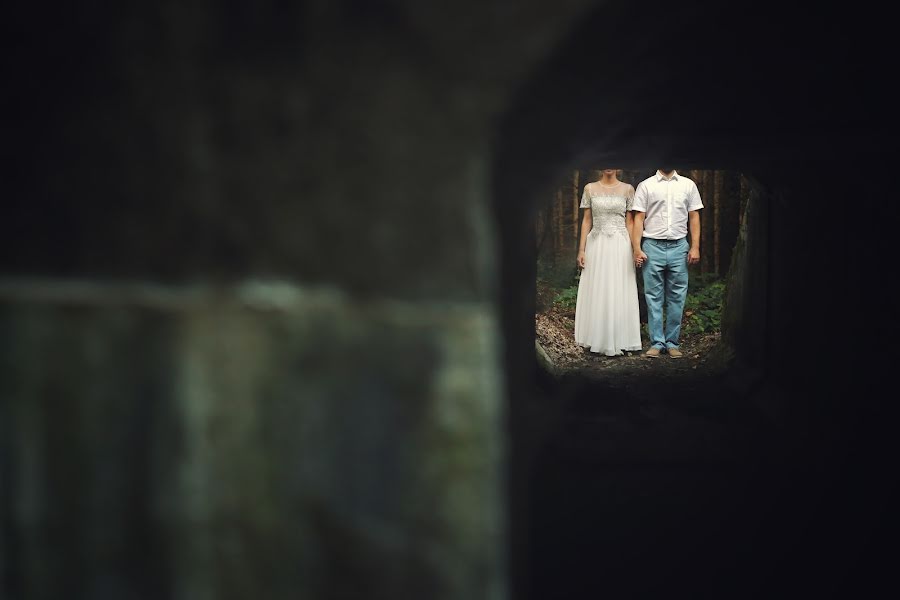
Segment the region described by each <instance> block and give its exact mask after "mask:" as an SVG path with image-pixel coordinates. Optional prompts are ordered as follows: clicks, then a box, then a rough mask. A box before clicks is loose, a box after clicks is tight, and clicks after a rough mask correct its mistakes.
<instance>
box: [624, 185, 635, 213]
mask: <svg viewBox="0 0 900 600" xmlns="http://www.w3.org/2000/svg"><path fill="white" fill-rule="evenodd" d="M633 206H634V188H633V187H631V186H630V185H626V186H625V210H626V211H628V210H633V209H632V207H633Z"/></svg>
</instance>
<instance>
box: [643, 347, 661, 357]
mask: <svg viewBox="0 0 900 600" xmlns="http://www.w3.org/2000/svg"><path fill="white" fill-rule="evenodd" d="M644 356H646V357H647V358H659V348H650V349H649V350H647V351H646V352H644Z"/></svg>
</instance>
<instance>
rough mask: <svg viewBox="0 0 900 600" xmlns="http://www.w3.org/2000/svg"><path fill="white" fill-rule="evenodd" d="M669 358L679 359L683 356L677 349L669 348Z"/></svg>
mask: <svg viewBox="0 0 900 600" xmlns="http://www.w3.org/2000/svg"><path fill="white" fill-rule="evenodd" d="M669 356H671V357H672V358H681V357H682V356H684V354H683V353H682V352H681V350H679V349H678V348H669Z"/></svg>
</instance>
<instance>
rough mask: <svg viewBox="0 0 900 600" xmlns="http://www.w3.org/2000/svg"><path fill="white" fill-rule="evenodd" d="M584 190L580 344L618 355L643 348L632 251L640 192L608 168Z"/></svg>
mask: <svg viewBox="0 0 900 600" xmlns="http://www.w3.org/2000/svg"><path fill="white" fill-rule="evenodd" d="M601 173H602V177H601V178H600V180H599V181H594V182H592V183H589V184H587V185H586V186H584V195H583V196H582V197H581V208H584V209H586V210H585V211H584V218H583V219H582V222H581V244H580V246H579V248H580V250H579V252H578V266H579V267H581V268H582V269H583V271H582V272H581V280H580V282H579V284H578V299H577V300H576V305H575V342H576V343H577V344H578V345H579V346H583V347H585V348H590V351H591V352H597V353H603V354H605V355H606V356H616V355H619V354H622V353H623V351H625V350H629V351H631V350H640V349H641V324H640V309H639V308H638V291H637V280H636V279H635V274H634V259H633V254H632V249H631V228H632V225H633V222H634V221H633V217H632V214H631V204H632V202H633V201H634V188H633V187H631V186H630V185H629V184H627V183H625V182H623V181H619V180H618V179H617V178H616V170H615V169H604V170H603V171H601Z"/></svg>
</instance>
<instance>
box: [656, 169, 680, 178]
mask: <svg viewBox="0 0 900 600" xmlns="http://www.w3.org/2000/svg"><path fill="white" fill-rule="evenodd" d="M663 179H665V177H664V176H663V174H662V173H660V171H659V169H657V170H656V180H657V181H662V180H663ZM670 179H674V180H675V181H678V171H672V177H670Z"/></svg>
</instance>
